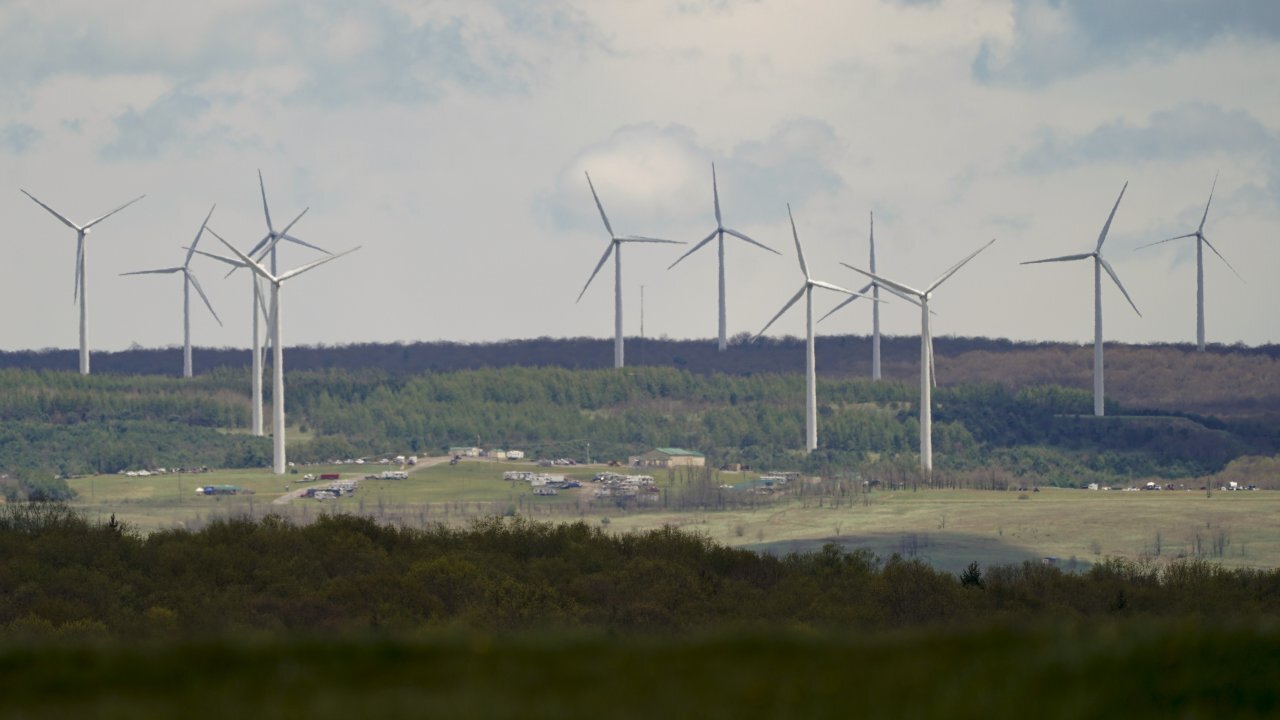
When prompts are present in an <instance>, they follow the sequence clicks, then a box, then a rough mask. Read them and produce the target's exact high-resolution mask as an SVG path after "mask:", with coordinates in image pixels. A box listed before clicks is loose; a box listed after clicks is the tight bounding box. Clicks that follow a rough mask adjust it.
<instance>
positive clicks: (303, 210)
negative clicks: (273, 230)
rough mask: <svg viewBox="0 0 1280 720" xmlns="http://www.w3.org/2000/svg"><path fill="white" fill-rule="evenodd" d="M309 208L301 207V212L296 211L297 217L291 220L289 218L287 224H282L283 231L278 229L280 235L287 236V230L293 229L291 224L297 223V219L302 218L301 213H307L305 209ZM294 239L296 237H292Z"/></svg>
mask: <svg viewBox="0 0 1280 720" xmlns="http://www.w3.org/2000/svg"><path fill="white" fill-rule="evenodd" d="M310 209H311V208H303V209H302V211H301V213H298V217H297V218H293V219H292V220H289V224H287V225H284V229H283V231H280V233H279V234H282V236H285V237H288V234H289V231H291V229H293V225H296V224H297V223H298V220H301V219H302V215H306V214H307V210H310ZM294 240H296V238H294Z"/></svg>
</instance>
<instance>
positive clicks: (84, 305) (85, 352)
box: [22, 190, 146, 375]
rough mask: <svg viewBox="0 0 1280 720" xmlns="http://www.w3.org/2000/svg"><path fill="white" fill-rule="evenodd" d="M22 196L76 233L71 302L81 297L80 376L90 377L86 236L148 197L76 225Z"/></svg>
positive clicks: (28, 194)
mask: <svg viewBox="0 0 1280 720" xmlns="http://www.w3.org/2000/svg"><path fill="white" fill-rule="evenodd" d="M22 194H23V195H26V196H27V197H29V198H31V199H32V200H34V201H35V203H36V204H37V205H39V206H40V207H42V208H44V209H45V210H48V211H49V213H50V214H52V215H53V216H54V217H56V218H58V219H59V220H61V221H62V224H64V225H66V226H67V227H69V228H71V229H72V230H75V231H76V280H75V289H74V290H73V291H72V293H71V301H72V302H75V300H76V298H77V297H79V299H80V374H81V375H88V374H89V331H88V328H89V308H88V302H87V301H86V299H85V295H86V290H87V288H86V287H85V279H84V256H85V247H84V239H85V236H87V235H88V234H89V232H90V230H91V229H92V228H93V226H94V225H97V224H98V223H100V222H102V221H103V220H106V219H107V218H109V217H111V216H112V215H115V214H116V213H118V212H120V211H121V210H123V209H125V208H127V207H129V206H130V205H132V204H134V203H136V202H138V201H139V200H141V199H142V198H144V197H146V195H139V196H138V197H136V198H134V199H132V200H130V201H129V202H127V203H125V204H123V205H121V206H120V207H118V208H116V209H115V210H112V211H111V212H109V213H107V214H106V215H100V216H98V217H96V218H94V219H93V220H90V221H89V222H87V223H85V224H84V225H76V224H75V223H73V222H71V221H70V220H68V219H67V218H66V216H65V215H63V214H62V213H59V212H58V211H57V210H54V209H53V208H51V207H49V206H48V205H45V204H44V203H42V202H40V200H38V199H37V198H36V196H35V195H32V194H31V193H29V192H27V191H26V190H22Z"/></svg>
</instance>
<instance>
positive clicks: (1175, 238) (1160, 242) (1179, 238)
mask: <svg viewBox="0 0 1280 720" xmlns="http://www.w3.org/2000/svg"><path fill="white" fill-rule="evenodd" d="M1195 236H1196V234H1195V233H1187V234H1186V235H1179V236H1177V237H1171V238H1165V239H1164V240H1157V241H1155V242H1151V243H1147V244H1146V245H1139V246H1138V247H1136V248H1134V250H1141V249H1143V248H1149V247H1152V246H1154V245H1161V244H1164V243H1167V242H1173V241H1174V240H1181V239H1182V238H1189V237H1195ZM1023 265H1026V263H1023Z"/></svg>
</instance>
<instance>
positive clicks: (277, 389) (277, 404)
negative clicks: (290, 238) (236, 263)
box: [210, 231, 360, 475]
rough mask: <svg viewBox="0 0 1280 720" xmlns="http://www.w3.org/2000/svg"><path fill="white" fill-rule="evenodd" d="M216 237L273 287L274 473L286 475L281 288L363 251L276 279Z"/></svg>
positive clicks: (297, 270) (307, 265)
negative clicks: (311, 272)
mask: <svg viewBox="0 0 1280 720" xmlns="http://www.w3.org/2000/svg"><path fill="white" fill-rule="evenodd" d="M210 232H212V231H210ZM213 236H214V237H216V238H218V240H220V241H221V242H222V244H223V245H226V246H227V248H228V249H229V250H231V252H233V253H235V256H236V258H238V259H239V260H240V262H241V263H243V264H244V265H245V266H247V267H248V268H249V269H250V270H252V271H253V272H254V274H256V275H258V276H259V277H261V278H262V279H263V280H265V281H267V282H269V283H271V319H270V325H271V350H272V358H271V374H272V378H271V440H272V445H273V453H272V457H273V461H272V469H273V470H274V472H275V474H277V475H283V474H284V473H285V472H286V465H287V463H286V462H285V460H286V458H285V437H284V352H283V349H282V346H281V345H280V325H281V323H280V286H281V285H282V284H284V281H286V280H289V279H290V278H294V277H297V276H298V275H301V274H302V273H304V272H306V271H308V270H310V269H312V268H315V267H319V266H320V265H323V264H325V263H327V262H329V261H330V260H337V259H338V258H340V257H342V256H343V255H349V254H351V253H353V252H355V251H356V250H359V249H360V247H359V246H357V247H354V248H351V249H350V250H347V251H345V252H341V253H338V254H337V255H328V256H326V257H323V258H320V259H319V260H316V261H314V262H311V263H308V264H306V265H303V266H302V267H299V268H294V269H293V270H289V271H288V272H285V273H281V274H280V275H276V274H275V273H271V272H268V271H267V269H266V268H264V267H262V265H261V264H259V263H258V262H257V261H256V260H253V259H251V258H250V257H249V256H248V255H246V254H244V253H242V252H240V251H239V250H237V249H236V248H235V247H234V246H233V245H232V244H231V243H229V242H227V241H226V240H225V239H223V238H222V236H220V235H218V234H217V233H213ZM223 259H224V261H225V260H230V258H223Z"/></svg>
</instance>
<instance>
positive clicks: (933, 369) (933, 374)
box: [929, 328, 938, 387]
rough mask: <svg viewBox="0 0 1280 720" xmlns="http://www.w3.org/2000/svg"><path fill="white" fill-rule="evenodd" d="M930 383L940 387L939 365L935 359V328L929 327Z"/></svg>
mask: <svg viewBox="0 0 1280 720" xmlns="http://www.w3.org/2000/svg"><path fill="white" fill-rule="evenodd" d="M929 383H930V384H932V385H933V386H934V387H938V366H937V364H936V363H934V361H933V328H929Z"/></svg>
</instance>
